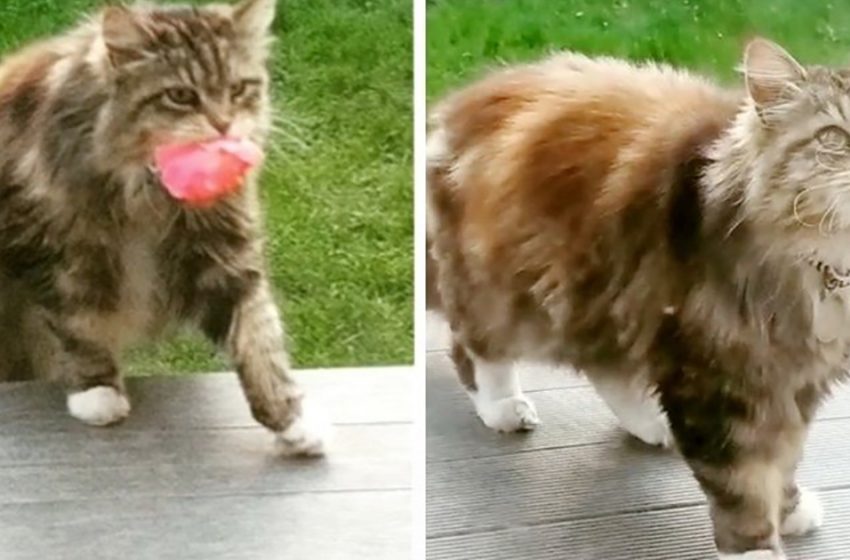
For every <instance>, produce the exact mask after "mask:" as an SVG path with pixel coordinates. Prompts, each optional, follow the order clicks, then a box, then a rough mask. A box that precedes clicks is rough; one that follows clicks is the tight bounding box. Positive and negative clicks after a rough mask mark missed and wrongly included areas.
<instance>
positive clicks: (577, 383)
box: [427, 317, 850, 560]
mask: <svg viewBox="0 0 850 560" xmlns="http://www.w3.org/2000/svg"><path fill="white" fill-rule="evenodd" d="M444 329H445V327H444V325H443V324H442V323H440V322H438V321H434V320H432V318H431V317H429V332H428V343H427V345H428V349H429V353H428V359H427V377H428V381H427V388H428V404H427V411H428V417H427V434H428V435H427V446H428V447H427V458H428V465H427V473H428V475H427V476H428V480H427V504H428V512H427V524H428V526H427V534H428V553H427V557H428V560H473V559H475V560H485V559H486V560H531V559H534V560H555V559H557V560H671V559H676V560H684V559H688V560H703V559H716V555H715V553H714V548H713V545H712V539H711V529H710V524H709V520H708V517H707V512H706V507H705V503H704V498H703V496H702V494H701V492H700V490H699V488H698V486H697V484H696V482H694V481H693V479H692V478H691V476H690V473H689V471H688V470H687V468H686V466H685V465H684V463H683V462H682V460H681V459H680V458H679V457H677V456H675V455H674V454H672V453H665V452H661V451H658V450H654V449H650V448H649V447H648V446H644V445H642V444H640V443H638V442H636V441H634V440H632V439H631V438H629V437H628V436H626V435H625V434H624V432H622V431H621V430H620V429H619V428H618V427H617V425H616V423H615V420H614V418H613V415H612V414H611V413H610V412H609V411H608V409H607V408H606V407H605V405H604V404H603V403H602V402H601V401H600V400H599V398H598V397H597V396H596V395H595V394H594V392H593V391H592V389H591V388H590V387H589V386H588V385H587V384H586V382H585V381H584V380H582V379H581V378H579V377H576V376H571V375H570V374H569V373H567V372H563V371H554V370H551V369H545V368H539V367H532V366H527V367H525V368H524V370H523V372H522V380H523V384H524V387H525V389H526V391H527V392H528V393H529V396H530V397H531V398H532V399H534V401H535V403H536V404H537V409H538V411H539V412H540V416H541V420H542V422H543V424H542V425H541V426H539V427H538V429H537V431H535V432H534V433H531V434H528V435H498V434H495V433H492V432H490V431H489V430H488V429H487V428H485V427H484V426H483V425H481V424H480V423H479V421H478V419H477V417H476V416H475V413H474V412H473V409H472V405H471V403H470V402H469V400H468V398H467V397H466V395H465V394H463V392H462V391H461V389H460V386H459V383H458V381H457V379H456V376H455V374H454V370H453V366H452V364H451V362H450V360H449V359H448V357H447V356H446V352H445V347H446V345H447V340H446V337H445V334H444V333H443V330H444ZM800 480H801V482H802V483H803V484H804V485H807V486H809V487H812V488H817V489H819V491H820V495H821V498H822V500H823V502H824V505H825V508H826V523H825V525H824V527H823V528H822V529H821V530H820V531H819V532H818V533H816V534H814V535H811V536H809V537H803V538H799V539H794V540H789V541H786V544H787V546H788V552H789V560H848V559H850V390H848V389H840V390H838V391H837V392H836V394H835V396H834V397H833V398H832V400H830V401H829V402H828V403H827V405H826V406H825V407H824V408H823V409H822V411H821V413H820V415H819V419H818V421H817V422H816V424H815V426H814V429H813V432H812V434H811V437H810V439H809V443H808V445H807V446H806V458H805V460H804V462H803V464H802V466H801V471H800Z"/></svg>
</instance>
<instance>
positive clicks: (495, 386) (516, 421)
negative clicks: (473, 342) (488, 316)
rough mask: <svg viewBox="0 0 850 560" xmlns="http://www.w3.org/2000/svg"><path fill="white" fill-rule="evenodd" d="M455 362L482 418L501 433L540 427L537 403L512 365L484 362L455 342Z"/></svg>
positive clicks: (453, 357)
mask: <svg viewBox="0 0 850 560" xmlns="http://www.w3.org/2000/svg"><path fill="white" fill-rule="evenodd" d="M452 359H453V360H454V363H455V367H456V368H457V372H458V376H459V377H460V380H461V383H463V385H464V388H465V389H466V392H467V394H468V395H469V397H470V399H472V402H473V404H474V405H475V410H476V412H477V413H478V417H479V418H481V421H482V422H484V424H485V425H486V426H487V427H489V428H491V429H493V430H496V431H497V432H517V431H527V430H533V429H534V428H535V427H536V426H537V425H538V424H539V423H540V419H539V417H538V416H537V409H536V408H535V407H534V403H533V402H531V400H530V399H529V398H528V397H526V396H525V395H524V394H523V392H522V388H521V387H520V382H519V376H518V375H517V372H516V371H515V370H514V368H513V364H512V363H511V362H508V361H493V360H487V359H483V358H481V357H479V356H476V355H475V354H473V353H471V352H470V351H469V350H468V349H467V348H465V347H464V346H463V345H461V344H459V343H457V342H455V343H454V345H453V348H452Z"/></svg>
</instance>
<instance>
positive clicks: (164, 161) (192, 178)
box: [154, 138, 263, 205]
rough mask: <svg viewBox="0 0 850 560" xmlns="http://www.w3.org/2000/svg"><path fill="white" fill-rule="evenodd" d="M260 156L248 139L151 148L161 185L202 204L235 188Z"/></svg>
mask: <svg viewBox="0 0 850 560" xmlns="http://www.w3.org/2000/svg"><path fill="white" fill-rule="evenodd" d="M262 159H263V152H262V150H261V149H260V147H259V146H257V145H256V144H254V143H253V142H251V141H250V140H248V139H236V138H221V139H216V140H213V141H210V142H200V143H192V144H168V145H164V146H160V147H158V148H157V149H156V150H155V151H154V161H155V164H156V167H157V168H158V170H159V172H160V180H161V181H162V184H163V186H164V187H165V189H166V190H167V191H168V192H169V193H170V194H171V196H173V197H174V198H176V199H178V200H183V201H185V202H187V203H190V204H196V205H206V204H209V203H211V202H214V201H215V200H217V199H218V198H220V197H222V196H225V195H227V194H229V193H232V192H233V191H235V190H236V189H237V188H239V187H240V186H241V185H242V183H243V181H244V179H245V175H246V174H247V173H248V171H250V170H251V168H253V167H255V166H256V165H258V164H259V163H260V162H261V161H262Z"/></svg>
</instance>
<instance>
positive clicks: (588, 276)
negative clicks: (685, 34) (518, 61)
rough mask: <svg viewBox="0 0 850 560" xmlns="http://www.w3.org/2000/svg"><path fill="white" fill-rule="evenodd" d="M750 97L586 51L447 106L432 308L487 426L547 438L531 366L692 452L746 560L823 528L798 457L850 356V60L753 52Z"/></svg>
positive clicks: (503, 74)
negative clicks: (524, 377) (520, 369)
mask: <svg viewBox="0 0 850 560" xmlns="http://www.w3.org/2000/svg"><path fill="white" fill-rule="evenodd" d="M741 70H742V73H743V75H744V82H745V83H744V86H745V87H743V88H741V89H739V90H732V89H727V88H725V87H722V86H720V85H716V84H714V83H713V82H712V81H710V80H707V79H704V78H701V77H698V76H696V75H694V74H690V73H687V72H685V71H681V70H677V69H674V68H672V67H670V66H667V65H661V64H651V63H642V64H637V63H630V62H626V61H622V60H618V59H612V58H591V57H586V56H582V55H581V54H577V53H572V52H567V53H561V54H556V55H553V56H552V57H550V58H547V59H545V60H543V61H539V62H536V63H528V64H525V65H516V66H512V67H509V68H506V69H501V70H498V71H495V72H493V73H491V74H490V75H488V76H486V77H484V78H482V79H481V80H479V81H477V82H474V83H472V84H471V85H468V86H466V87H464V88H461V89H460V90H459V91H456V92H454V93H452V94H450V95H448V96H447V97H446V98H445V99H444V100H442V101H441V102H439V103H438V104H437V105H436V106H435V108H434V110H433V111H432V112H431V116H430V120H429V135H428V145H427V150H428V155H427V190H428V224H427V229H428V235H427V239H428V241H427V243H428V251H429V253H430V255H429V260H428V272H429V273H430V275H429V276H428V278H427V280H428V283H429V284H430V286H429V290H428V296H429V297H428V300H429V302H430V303H431V305H432V307H435V308H436V309H437V310H438V311H439V312H441V313H443V314H444V315H445V316H446V317H447V318H448V320H449V324H450V326H451V331H452V338H453V344H452V350H451V353H452V357H453V360H454V363H455V365H456V369H457V371H458V374H459V377H460V381H461V382H462V384H463V385H464V386H465V388H466V390H467V392H468V394H469V396H470V397H471V400H472V402H473V404H474V406H475V408H476V410H477V413H478V415H479V417H480V419H481V420H482V421H483V422H484V423H485V424H486V425H487V426H489V427H491V428H493V429H495V430H498V431H502V432H510V431H518V430H527V429H533V428H534V427H535V426H536V425H537V424H538V422H539V419H538V415H537V413H536V411H535V408H534V405H533V403H532V402H531V400H529V399H528V398H527V397H526V396H525V395H524V394H523V393H522V391H521V387H520V383H519V380H518V378H517V376H516V373H515V372H514V371H513V370H512V363H513V362H514V361H516V360H519V359H531V360H535V361H548V362H552V363H556V364H563V365H569V366H572V367H574V368H576V369H577V370H579V371H581V372H583V373H584V374H585V375H586V376H587V378H588V379H589V380H590V382H591V383H592V384H593V385H594V387H595V389H596V391H597V392H598V394H599V395H600V396H601V397H602V399H603V400H604V401H606V402H607V404H608V405H609V406H610V408H611V409H612V411H613V412H614V414H615V415H616V416H617V417H618V419H619V421H620V423H621V425H622V426H623V427H624V428H625V429H626V430H627V431H629V432H631V433H632V434H633V435H635V436H637V437H638V438H640V439H642V440H644V441H646V442H648V443H651V444H656V445H673V444H675V446H676V447H677V448H678V450H679V452H680V453H681V455H682V456H683V457H684V459H685V460H686V461H687V463H688V465H689V467H690V468H691V470H692V472H693V474H694V476H695V478H696V480H697V481H698V482H699V484H700V486H701V488H702V489H703V491H704V492H705V494H706V496H707V498H708V501H709V504H710V512H711V518H712V522H713V528H714V540H715V544H716V547H717V551H718V553H719V555H720V557H721V558H724V559H727V560H729V559H743V558H747V559H771V560H778V559H780V558H785V556H784V553H783V548H782V538H781V537H782V535H798V534H804V533H807V532H809V531H812V530H814V529H816V528H817V527H818V526H820V524H821V523H822V519H823V511H822V508H821V506H820V503H819V501H818V498H817V495H816V494H815V493H814V492H813V491H810V490H807V489H804V488H801V487H798V485H797V483H796V481H795V470H796V468H797V465H798V463H799V461H800V458H801V456H802V448H803V444H804V440H805V438H806V434H807V431H808V427H809V424H810V422H811V420H812V417H813V416H814V415H815V412H816V410H817V408H818V405H819V404H820V403H821V402H822V401H823V400H824V398H825V397H826V396H827V395H828V394H829V391H830V387H831V386H832V385H833V384H835V383H836V382H837V381H839V380H841V379H843V378H845V377H846V373H845V371H846V370H845V368H846V364H847V357H848V353H850V328H848V327H850V313H848V310H849V309H850V251H848V250H847V247H848V246H850V200H848V199H846V198H842V195H843V194H845V193H847V192H848V191H850V71H847V70H836V69H828V68H824V67H818V66H811V67H804V66H802V65H801V64H800V63H798V62H797V61H796V60H795V59H794V58H792V56H791V55H790V54H789V53H788V52H787V51H785V50H784V49H783V48H782V47H780V46H779V45H777V44H775V43H773V42H771V41H768V40H766V39H762V38H756V39H754V40H752V41H751V42H749V43H748V44H747V46H746V48H745V52H744V60H743V64H742V67H741Z"/></svg>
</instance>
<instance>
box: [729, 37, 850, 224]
mask: <svg viewBox="0 0 850 560" xmlns="http://www.w3.org/2000/svg"><path fill="white" fill-rule="evenodd" d="M744 71H745V75H746V79H747V89H748V92H749V95H750V98H751V100H752V105H753V108H754V110H755V112H756V113H757V115H758V119H757V121H756V124H755V126H756V128H757V130H756V131H755V134H754V148H755V153H756V154H757V162H756V165H755V169H756V174H757V176H756V180H757V182H758V184H759V185H760V186H761V188H759V189H756V190H755V193H756V196H758V197H759V200H757V201H756V203H757V205H758V207H759V208H761V209H762V210H765V211H766V212H767V214H768V216H770V217H771V219H776V220H778V221H779V222H780V223H782V224H784V225H786V226H787V227H788V228H790V229H791V230H793V231H798V232H803V233H812V234H816V235H817V236H819V237H831V236H834V235H836V234H843V233H850V72H848V71H840V70H831V69H827V68H820V67H814V68H804V67H802V66H801V65H799V64H798V63H797V62H796V61H794V59H793V58H791V56H790V55H789V54H788V53H787V52H785V51H784V50H782V49H781V48H780V47H778V46H777V45H774V44H772V43H770V42H767V41H762V40H758V41H755V42H753V43H751V44H750V45H749V46H748V49H747V55H746V59H745V62H744Z"/></svg>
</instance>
